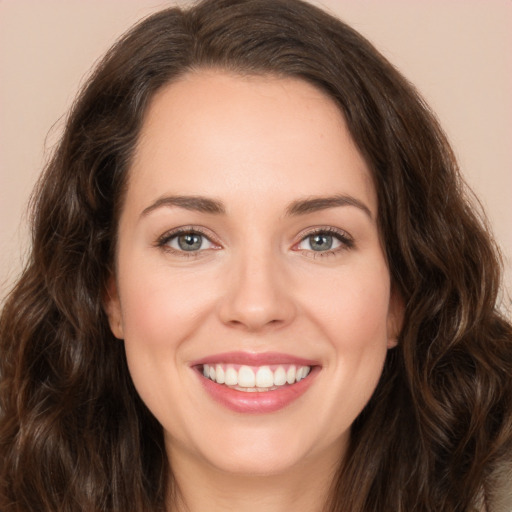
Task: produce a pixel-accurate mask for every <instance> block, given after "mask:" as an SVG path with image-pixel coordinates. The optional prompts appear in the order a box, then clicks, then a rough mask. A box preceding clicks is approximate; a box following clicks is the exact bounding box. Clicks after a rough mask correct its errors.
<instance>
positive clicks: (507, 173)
mask: <svg viewBox="0 0 512 512" xmlns="http://www.w3.org/2000/svg"><path fill="white" fill-rule="evenodd" d="M176 3H178V4H179V5H186V4H187V2H186V1H180V2H162V1H155V0H136V1H135V0H0V240H1V250H0V301H1V298H2V297H3V296H4V295H5V294H6V292H7V290H8V289H9V287H10V286H11V285H12V283H13V282H14V280H15V278H16V276H17V275H18V274H19V271H20V269H21V266H22V262H23V261H24V259H25V258H26V253H27V248H28V245H29V236H28V228H27V214H26V211H27V204H28V199H29V197H30V193H31V190H32V187H33V185H34V183H35V181H36V180H37V177H38V175H39V174H40V172H41V170H42V168H43V165H44V162H45V161H46V160H47V159H48V157H49V155H50V153H51V150H52V148H53V147H54V146H55V144H56V142H57V141H58V138H59V135H60V133H61V130H62V125H63V119H64V116H65V114H66V111H67V109H68V108H69V106H70V104H71V102H72V101H73V98H74V96H75V94H76V92H77V90H78V89H79V87H80V85H81V84H82V83H83V81H84V79H85V77H86V76H87V74H88V72H89V71H90V69H91V68H92V66H93V65H94V63H95V62H96V61H97V60H98V59H99V58H100V57H101V56H102V55H103V54H104V52H105V51H106V50H107V49H108V48H109V47H110V45H111V44H112V43H113V42H114V41H115V39H116V38H117V37H119V36H120V35H121V34H122V33H123V32H124V31H125V30H126V29H128V28H129V27H130V26H131V25H132V24H133V23H135V22H136V21H137V20H139V19H140V18H142V17H144V16H147V15H148V14H150V13H152V12H155V11H156V10H158V9H160V8H164V7H167V6H169V5H172V4H176ZM313 3H317V4H319V5H321V6H323V7H325V8H326V9H327V10H329V11H330V12H331V13H334V14H336V15H337V16H338V17H340V18H341V19H343V20H344V21H346V22H348V23H349V24H351V25H352V26H353V27H354V28H356V29H357V30H359V31H360V32H361V33H362V34H363V35H365V36H366V37H367V38H368V39H370V41H372V42H373V43H374V44H375V45H376V46H377V48H378V49H379V50H380V51H381V52H382V53H383V54H384V55H385V56H386V57H387V58H388V59H389V60H390V61H391V62H392V63H394V64H395V65H396V66H397V67H398V68H399V69H400V70H401V72H402V73H403V74H404V75H405V76H406V77H407V78H408V79H409V80H410V81H411V82H413V83H414V84H415V85H416V86H417V88H418V89H419V90H420V92H421V93H422V94H423V96H424V97H425V98H426V100H427V102H428V103H429V104H430V105H431V107H432V108H433V110H434V111H435V112H436V113H437V115H438V117H439V119H440V121H441V124H442V125H443V127H444V129H445V130H446V132H447V134H448V137H449V139H450V141H451V143H452V145H453V147H454V149H455V152H456V154H457V156H458V158H459V162H460V165H461V168H462V170H463V173H464V176H465V177H466V180H467V181H468V183H469V184H470V185H471V187H472V188H473V190H474V191H475V192H476V194H477V195H478V196H479V198H480V199H481V201H482V203H483V205H484V207H485V209H486V211H487V214H488V217H489V219H490V221H491V224H492V228H493V231H494V234H495V237H496V239H497V241H498V243H499V244H500V246H501V248H502V250H503V253H504V256H505V264H506V283H507V296H506V297H505V300H504V304H505V306H506V308H507V309H508V308H509V307H510V298H509V296H510V292H511V290H512V263H511V260H512V229H511V226H512V52H511V51H510V48H512V1H510V0H429V1H419V0H323V1H314V2H313Z"/></svg>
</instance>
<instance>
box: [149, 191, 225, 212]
mask: <svg viewBox="0 0 512 512" xmlns="http://www.w3.org/2000/svg"><path fill="white" fill-rule="evenodd" d="M163 206H168V207H171V206H178V207H180V208H184V209H185V210H191V211H196V212H201V213H213V214H217V215H219V214H223V213H226V209H225V208H224V205H223V204H222V202H221V201H217V200H216V199H210V198H208V197H202V196H165V197H161V198H160V199H157V200H156V201H155V202H154V203H153V204H151V205H150V206H148V207H147V208H144V210H143V211H142V213H141V217H145V216H146V215H148V214H149V213H151V212H152V211H154V210H156V209H157V208H161V207H163Z"/></svg>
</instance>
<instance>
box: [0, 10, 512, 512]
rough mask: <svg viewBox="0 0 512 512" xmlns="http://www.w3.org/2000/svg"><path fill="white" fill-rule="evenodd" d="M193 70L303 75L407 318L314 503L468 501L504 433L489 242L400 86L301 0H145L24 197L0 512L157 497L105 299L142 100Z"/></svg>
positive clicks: (432, 131) (431, 127) (165, 489)
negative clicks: (344, 153) (326, 107)
mask: <svg viewBox="0 0 512 512" xmlns="http://www.w3.org/2000/svg"><path fill="white" fill-rule="evenodd" d="M202 69H220V70H225V71H228V72H233V73H237V74H241V75H247V74H257V75H269V74H270V75H274V76H282V77H294V78H299V79H302V80H306V81H308V82H309V83H311V84H313V85H314V86H316V87H317V88H319V89H320V90H322V91H324V92H325V93H326V94H328V95H329V97H330V98H332V99H333V100H334V101H335V102H336V103H337V104H338V105H339V108H340V111H341V112H342V114H343V115H344V117H345V119H346V122H347V126H348V128H349V130H350V133H351V135H352V137H353V140H354V142H355V143H356V145H357V147H358V148H359V150H360V151H361V153H362V155H363V156H364V158H365V160H366V162H367V163H368V165H369V167H370V169H371V171H372V173H373V179H374V181H375V185H376V189H377V194H378V204H379V215H378V220H379V227H380V231H381V234H382V239H383V241H384V245H385V251H386V255H387V258H388V261H389V266H390V272H391V275H392V281H393V286H394V287H395V288H396V290H397V291H398V292H399V293H400V294H401V296H402V299H403V302H404V304H405V307H406V310H405V321H404V325H403V329H402V333H401V336H400V339H399V345H398V347H397V348H395V349H393V350H392V351H390V353H389V355H388V358H387V360H386V364H385V368H384V371H383V374H382V377H381V380H380V382H379V385H378V387H377V389H376V391H375V393H374V395H373V397H372V399H371V400H370V402H369V403H368V405H367V406H366V408H365V410H364V411H363V412H362V413H361V415H360V416H359V417H358V418H357V420H356V422H355V424H354V425H353V428H352V438H351V445H350V447H349V452H348V455H347V457H346V458H345V460H344V461H343V463H341V461H340V468H339V472H338V475H337V477H336V479H335V480H334V482H333V486H332V494H331V496H330V498H329V501H328V503H327V504H326V510H329V511H332V512H336V511H341V510H351V511H352V512H377V511H379V512H380V511H382V510H397V511H402V512H408V511H412V510H418V511H421V510H425V511H427V510H439V511H447V512H448V511H453V512H455V511H457V512H458V511H460V512H462V511H468V510H472V507H475V506H476V504H477V503H479V502H480V501H479V500H481V499H482V492H483V491H485V482H486V478H488V477H489V476H490V475H491V473H492V472H493V471H494V469H495V468H498V467H499V465H500V463H501V462H502V461H503V460H504V458H506V457H510V453H511V443H512V441H511V440H512V405H511V404H512V383H511V377H510V376H511V375H512V328H511V326H510V323H508V322H507V321H506V320H505V319H504V318H503V317H502V316H500V314H499V313H498V312H497V310H496V299H497V293H498V289H499V283H500V264H499V259H498V256H497V251H496V247H495V246H494V243H493V241H492V239H491V237H490V235H489V232H488V230H487V229H486V227H485V225H484V224H483V223H482V221H481V219H479V218H478V217H477V215H476V214H475V210H474V208H473V207H472V206H471V205H470V203H469V202H468V201H467V198H466V196H465V195H466V189H465V186H464V184H463V181H462V179H461V177H460V175H459V172H458V169H457V165H456V161H455V158H454V155H453V153H452V151H451V149H450V146H449V144H448V142H447V140H446V137H445V135H444V134H443V132H442V130H441V128H440V127H439V125H438V122H437V121H436V119H435V117H434V116H433V115H432V113H431V112H430V110H429V109H428V107H427V106H426V105H425V104H424V102H423V101H422V100H421V98H420V97H419V95H418V94H417V92H416V91H415V90H414V88H413V87H412V86H411V84H409V83H408V82H407V81H406V80H405V79H404V78H403V77H402V76H401V75H400V74H399V73H398V72H397V71H396V70H395V69H394V68H393V66H391V64H389V63H388V62H387V61H386V60H385V59H384V58H383V57H382V56H381V55H380V54H379V53H378V52H377V50H375V48H374V47H373V46H372V45H371V44H370V43H369V42H368V41H366V40H365V39H364V38H363V37H362V36H361V35H359V34H358V33H357V32H355V31H354V30H353V29H351V28H350V27H348V26H347V25H345V24H344V23H342V22H341V21H339V20H337V19H335V18H333V17H331V16H329V15H327V14H326V13H324V12H323V11H321V10H320V9H318V8H316V7H314V6H312V5H309V4H307V3H304V2H301V1H300V0H206V1H203V2H200V3H198V4H197V5H196V6H194V7H192V8H190V9H188V10H181V9H178V8H171V9H167V10H164V11H161V12H158V13H156V14H154V15H152V16H150V17H148V18H147V19H145V20H143V21H142V22H140V23H139V24H137V25H136V26H135V27H134V28H133V29H132V30H131V31H130V32H128V33H127V35H125V36H124V37H123V38H122V39H121V40H119V41H118V42H117V43H116V44H115V45H114V46H113V48H112V49H111V50H110V51H109V52H108V53H107V55H106V56H105V58H104V59H103V61H102V62H101V63H100V64H99V66H98V67H97V69H96V70H95V71H94V73H93V74H92V76H91V77H90V79H89V80H88V82H87V83H86V84H85V87H84V88H83V90H82V92H81V94H80V96H79V97H78V99H77V101H76V102H75V104H74V106H73V108H72V110H71V112H70V115H69V118H68V120H67V124H66V128H65V132H64V135H63V137H62V140H61V142H60V144H59V146H58V147H57V149H56V151H55V154H54V155H53V158H52V159H51V161H50V162H49V164H48V165H47V167H46V170H45V172H44V174H43V176H42V178H41V180H40V182H39V184H38V186H37V189H36V192H35V194H34V200H33V231H32V253H31V256H30V261H29V262H28V264H27V267H26V269H25V271H24V273H23V275H22V277H21V278H20V280H19V282H18V283H17V284H16V286H15V288H14V289H13V291H12V292H11V294H10V296H9V297H8V300H7V302H6V304H5V307H4V309H3V313H2V317H1V320H0V350H1V353H2V357H1V358H0V375H1V380H0V409H1V413H0V509H1V510H3V511H5V512H14V511H16V512H21V511H29V510H59V511H61V512H77V511H82V512H92V511H97V510H102V511H111V512H113V511H120V510H123V511H125V512H129V511H134V512H135V511H137V512H144V511H147V512H149V511H152V512H154V511H157V510H162V511H163V510H164V509H165V501H166V499H167V496H169V495H170V494H172V492H174V491H175V490H173V485H172V467H170V466H169V463H168V461H167V456H166V453H165V447H164V443H163V434H162V428H161V426H160V425H159V424H158V422H157V421H156V419H155V418H154V417H153V416H152V415H151V413H150V412H149V411H148V410H147V408H146V406H145V405H144V404H143V403H142V401H141V400H140V398H139V397H138V395H137V393H136V391H135V389H134V387H133V384H132V382H131V379H130V376H129V372H128V368H127V364H126V358H125V354H124V347H123V344H122V342H120V341H118V340H116V339H115V338H114V337H113V335H112V333H111V332H110V329H109V327H108V321H107V318H106V314H105V311H104V298H105V293H106V289H107V283H108V280H109V278H111V276H112V273H113V271H114V264H115V263H114V255H115V249H116V232H117V221H118V219H119V215H120V211H121V209H122V204H123V198H124V194H125V191H126V187H127V180H128V177H129V168H130V162H131V159H132V158H133V154H134V151H135V150H136V147H137V141H138V135H139V132H140V129H141V126H142V123H143V121H144V115H145V112H146V109H147V106H148V104H149V102H150V101H151V99H152V98H153V96H154V95H155V93H156V92H157V91H158V90H160V89H161V88H162V87H163V86H164V85H166V84H168V83H170V82H172V81H174V80H177V79H179V78H180V77H181V76H183V75H185V74H186V73H190V72H196V71H198V70H202Z"/></svg>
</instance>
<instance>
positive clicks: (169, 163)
mask: <svg viewBox="0 0 512 512" xmlns="http://www.w3.org/2000/svg"><path fill="white" fill-rule="evenodd" d="M336 187H338V188H340V189H341V190H334V189H336ZM347 187H348V188H349V189H352V190H343V189H345V188H347ZM164 189H165V190H164ZM128 190H129V194H130V190H131V192H132V193H133V192H134V191H135V192H137V195H138V196H140V195H141V193H142V192H144V194H145V195H146V196H148V197H147V200H149V196H153V197H156V196H158V195H161V194H163V193H180V194H196V195H199V194H201V195H210V196H214V197H221V198H224V196H225V195H229V193H230V192H233V191H236V192H237V193H240V194H244V193H250V194H251V195H258V194H260V195H262V196H264V197H270V196H273V195H275V193H276V191H281V192H283V193H285V194H284V195H288V196H290V197H289V199H293V197H292V196H294V195H295V196H297V195H299V196H304V195H308V194H311V195H332V194H333V193H345V192H350V193H357V194H359V195H360V196H361V195H362V196H364V197H362V198H361V199H364V200H365V201H366V202H367V203H369V207H370V209H371V210H372V211H373V212H374V213H376V208H377V205H376V195H375V191H374V185H373V180H372V178H371V175H370V172H369V170H368V166H367V165H366V163H365V161H364V159H363V158H362V156H361V155H360V153H359V151H358V150H357V148H356V146H355V144H354V142H353V141H352V138H351V136H350V133H349V131H348V129H347V127H346V124H345V120H344V118H343V116H342V114H341V111H340V109H339V108H338V106H337V105H336V103H335V102H334V100H332V99H331V98H330V97H328V96H327V95H326V94H325V93H324V92H322V91H321V90H319V89H318V88H316V87H314V86H313V85H311V84H309V83H308V82H306V81H303V80H300V79H295V78H289V77H288V78H281V77H279V78H277V77H272V76H240V75H235V74H230V73H227V72H221V71H213V70H210V71H196V72H193V73H189V74H187V75H185V76H184V77H182V78H180V79H179V80H178V81H175V82H173V83H171V84H168V85H167V86H165V87H164V88H163V89H161V90H160V91H159V92H158V93H157V94H156V95H155V97H154V98H153V100H152V102H151V103H150V106H149V108H148V110H147V112H146V116H145V119H144V123H143V127H142V130H141V134H140V137H139V142H138V146H137V149H136V152H135V158H134V162H133V165H132V168H131V171H130V180H129V187H128ZM228 199H229V198H228ZM140 206H142V205H140Z"/></svg>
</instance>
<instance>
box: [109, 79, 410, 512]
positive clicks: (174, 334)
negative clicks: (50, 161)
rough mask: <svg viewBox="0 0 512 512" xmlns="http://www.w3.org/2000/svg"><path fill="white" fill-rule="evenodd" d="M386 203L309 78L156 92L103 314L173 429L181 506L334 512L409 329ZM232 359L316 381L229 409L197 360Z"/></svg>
mask: <svg viewBox="0 0 512 512" xmlns="http://www.w3.org/2000/svg"><path fill="white" fill-rule="evenodd" d="M198 198H199V199H198ZM377 210H378V205H377V199H376V191H375V188H374V185H373V181H372V179H371V175H370V172H369V169H368V167H367V165H366V163H365V162H364V160H363V158H362V157H361V155H360V154H359V152H358V150H357V148H356V147H355V145H354V143H353V141H352V139H351V137H350V134H349V132H348V130H347V128H346V126H345V122H344V119H343V117H342V115H341V114H340V112H339V110H338V108H337V106H336V105H335V104H334V103H333V102H332V100H330V99H329V98H328V97H326V96H325V95H324V94H323V93H322V92H320V91H319V90H317V89H316V88H314V87H313V86H311V85H309V84H307V83H305V82H303V81H300V80H295V79H291V78H288V79H277V78H273V77H265V76H258V77H240V76H237V75H232V74H228V73H225V72H221V71H199V72H195V73H191V74H189V75H187V76H185V77H183V78H182V79H180V80H179V81H178V82H174V83H173V84H171V85H169V86H167V87H165V88H164V89H163V90H161V91H160V92H159V93H158V94H157V95H156V97H155V98H154V100H153V102H152V104H151V106H150V108H149V110H148V112H147V116H146V119H145V123H144V126H143V129H142V133H141V137H140V141H139V145H138V147H137V150H136V154H135V159H134V162H133V165H132V168H131V170H130V179H129V183H128V190H127V195H126V200H125V204H124V206H123V210H122V213H121V219H120V225H119V243H118V253H117V268H116V278H115V279H113V280H112V282H111V286H110V300H109V302H108V314H109V319H110V325H111V329H112V331H113V333H114V334H115V335H116V336H117V337H118V338H120V339H123V340H124V343H125V347H126V354H127V360H128V365H129V368H130V374H131V376H132V379H133V382H134V384H135V386H136V388H137V391H138V392H139V394H140V396H141V398H142V399H143V400H144V402H145V403H146V405H147V406H148V408H149V409H150V410H151V411H152V413H153V414H154V415H155V417H156V418H157V419H158V421H159V422H160V423H161V425H162V427H163V430H164V436H165V441H166V447H167V452H168V456H169V460H170V463H171V467H172V471H173V473H174V475H175V479H176V483H177V487H178V489H179V500H177V501H176V503H175V502H174V501H172V503H171V505H172V506H170V508H169V510H171V509H172V510H175V509H176V508H177V509H178V510H179V511H180V512H181V511H189V512H196V511H201V512H202V511H204V510H209V511H220V510H237V511H238V512H252V511H256V510H257V511H258V512H260V511H266V512H284V511H287V512H288V511H289V510H300V511H307V512H319V511H320V510H322V507H323V503H324V502H325V498H326V494H327V492H328V489H329V486H330V484H331V481H332V476H333V472H334V471H335V468H336V467H337V466H338V465H339V463H340V461H341V460H342V459H343V455H344V453H345V450H346V447H347V445H348V442H349V438H350V426H351V425H352V423H353V421H354V419H355V418H356V417H357V416H358V414H359V413H360V412H361V410H362V409H363V407H364V406H365V404H366V403H367V402H368V400H369V398H370V396H371V394H372V393H373V391H374V389H375V386H376V385H377V382H378V379H379V377H380V374H381V371H382V366H383V364H384V360H385V357H386V354H387V351H388V350H389V349H390V348H392V347H394V346H395V344H396V335H397V333H398V331H399V327H400V323H401V314H402V308H401V305H400V301H399V300H398V299H397V298H395V297H394V296H393V294H392V292H391V284H390V275H389V270H388V266H387V262H386V258H385V256H384V252H383V249H382V243H381V240H380V236H379V232H378V227H377ZM187 244H188V245H187ZM231 352H237V353H243V354H258V355H261V354H269V353H275V352H277V353H279V354H285V356H283V357H290V358H291V357H295V358H303V359H307V360H309V361H312V362H313V363H312V364H311V368H314V371H313V370H311V374H310V375H308V376H307V377H306V379H310V380H309V381H306V379H305V380H304V382H309V383H310V384H309V387H307V390H306V391H305V392H304V393H303V394H301V395H300V396H299V397H298V398H296V399H293V400H291V401H290V403H286V404H285V406H283V407H281V406H279V407H278V408H277V409H276V410H272V411H271V412H259V413H254V412H251V413H247V412H244V411H243V410H238V409H233V408H232V407H231V408H230V407H228V406H226V405H225V404H224V403H220V402H219V401H218V400H215V399H213V398H212V395H211V394H209V392H208V391H206V389H208V387H207V386H206V387H205V380H204V379H205V378H206V377H204V376H203V375H202V374H201V373H200V371H198V368H197V365H194V362H195V361H198V360H201V358H208V357H213V356H215V355H216V354H217V355H218V354H224V353H231ZM227 363H229V361H226V365H225V366H226V367H227ZM210 384H211V382H210ZM215 385H216V386H217V385H218V386H223V384H215ZM293 385H294V386H295V385H297V384H293ZM215 389H217V388H215ZM218 389H222V390H223V392H224V391H225V388H218ZM239 391H240V390H239ZM265 392H267V393H271V392H272V391H265Z"/></svg>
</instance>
